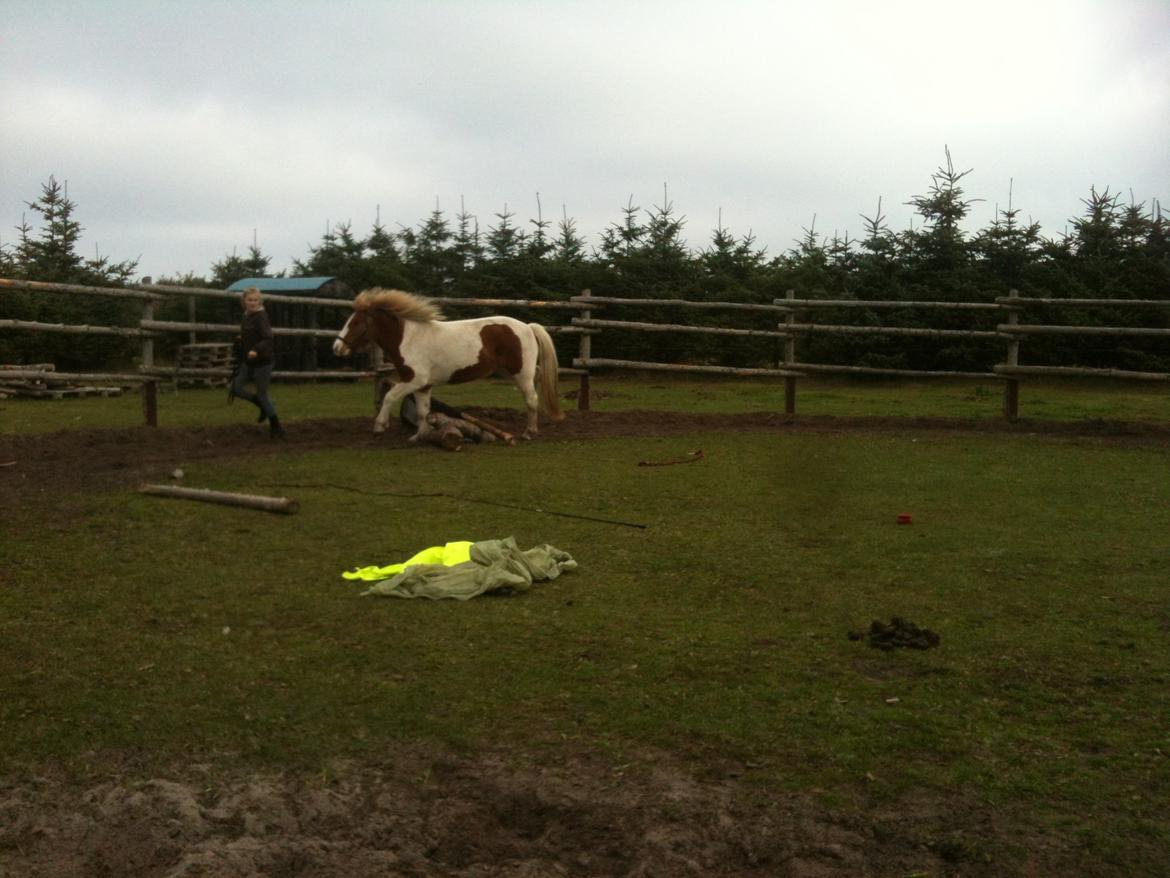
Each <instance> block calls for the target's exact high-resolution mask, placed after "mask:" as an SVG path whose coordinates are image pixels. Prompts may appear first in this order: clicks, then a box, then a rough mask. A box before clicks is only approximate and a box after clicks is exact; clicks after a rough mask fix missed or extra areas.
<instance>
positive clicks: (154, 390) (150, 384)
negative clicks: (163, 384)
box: [142, 378, 158, 427]
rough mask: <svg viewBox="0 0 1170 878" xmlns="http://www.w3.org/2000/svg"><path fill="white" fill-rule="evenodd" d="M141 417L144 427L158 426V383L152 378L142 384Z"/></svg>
mask: <svg viewBox="0 0 1170 878" xmlns="http://www.w3.org/2000/svg"><path fill="white" fill-rule="evenodd" d="M142 417H143V419H144V420H145V421H146V426H148V427H157V426H158V382H157V381H155V380H154V379H153V378H152V379H151V380H149V381H144V382H143V383H142Z"/></svg>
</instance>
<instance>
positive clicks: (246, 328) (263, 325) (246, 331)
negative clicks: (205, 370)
mask: <svg viewBox="0 0 1170 878" xmlns="http://www.w3.org/2000/svg"><path fill="white" fill-rule="evenodd" d="M242 301H243V303H244V319H243V322H241V323H240V335H239V337H238V338H237V339H236V344H237V346H238V350H239V358H240V369H239V371H238V372H236V377H235V379H234V380H233V381H232V394H233V395H234V396H238V397H240V398H242V399H246V400H248V402H250V403H252V404H253V405H255V406H256V407H257V408H259V409H260V418H259V420H260V421H261V422H263V421H265V420H266V421H268V430H269V433H270V435H271V436H272V438H273V439H283V438H285V436H284V428H283V427H281V426H280V418H278V417H277V416H276V406H274V405H273V404H272V399H271V398H270V397H269V396H268V382H269V381H270V380H271V379H272V369H273V366H274V365H275V363H276V360H275V357H274V355H273V350H272V326H271V325H270V324H269V322H268V314H267V313H266V312H265V310H264V300H263V298H262V297H261V295H260V291H259V290H258V289H256V288H255V287H248V289H246V290H244V295H243V299H242ZM248 382H251V383H253V384H255V385H256V393H255V394H252V393H248V391H247V390H245V385H247V384H248Z"/></svg>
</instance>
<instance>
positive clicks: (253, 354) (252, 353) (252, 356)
mask: <svg viewBox="0 0 1170 878" xmlns="http://www.w3.org/2000/svg"><path fill="white" fill-rule="evenodd" d="M248 359H249V360H254V359H256V352H255V351H248Z"/></svg>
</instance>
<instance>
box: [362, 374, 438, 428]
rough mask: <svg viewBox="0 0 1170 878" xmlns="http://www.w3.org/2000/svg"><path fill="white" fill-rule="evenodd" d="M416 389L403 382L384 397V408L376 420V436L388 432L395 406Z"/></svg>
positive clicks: (428, 403)
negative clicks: (392, 410) (391, 412)
mask: <svg viewBox="0 0 1170 878" xmlns="http://www.w3.org/2000/svg"><path fill="white" fill-rule="evenodd" d="M414 390H415V388H414V387H413V386H412V385H410V384H408V383H406V382H403V383H402V384H394V385H392V386H391V387H390V389H389V390H388V391H387V392H386V395H385V396H383V397H382V408H381V409H379V410H378V416H377V417H376V418H374V434H375V435H378V434H381V433H385V432H386V428H387V427H388V426H389V425H390V411H391V409H393V408H394V404H395V403H397V402H399V401H400V400H401V399H402V398H403V397H405V396H407V395H408V394H410V393H413V392H414ZM427 405H428V407H429V406H430V399H429V398H428V400H427Z"/></svg>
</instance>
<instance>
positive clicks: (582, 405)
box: [577, 290, 593, 412]
mask: <svg viewBox="0 0 1170 878" xmlns="http://www.w3.org/2000/svg"><path fill="white" fill-rule="evenodd" d="M581 295H582V296H585V297H588V296H592V295H593V292H592V291H591V290H581ZM580 313H581V316H582V317H583V318H584V319H586V320H588V319H589V318H590V317H592V316H593V312H592V311H591V310H589V309H588V308H586V309H585V310H583V311H581V312H580ZM592 353H593V336H591V335H590V334H589V330H588V329H586V330H585V331H584V332H583V333H581V341H580V342H579V343H578V348H577V356H578V357H579V358H580V359H581V360H583V361H585V363H586V365H585V367H584V371H582V372H581V386H580V387H579V388H578V389H577V411H579V412H587V411H589V366H588V362H589V357H590V355H591V354H592Z"/></svg>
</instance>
